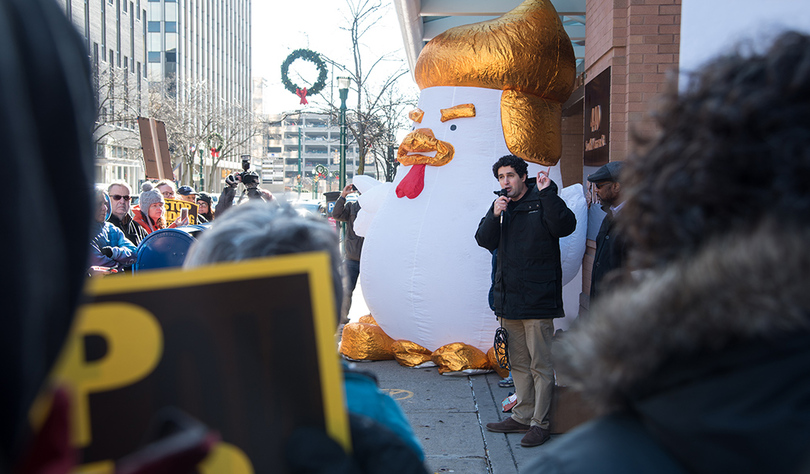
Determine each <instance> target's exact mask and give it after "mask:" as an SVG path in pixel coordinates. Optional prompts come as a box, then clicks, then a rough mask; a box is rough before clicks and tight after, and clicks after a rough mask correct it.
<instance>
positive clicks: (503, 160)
mask: <svg viewBox="0 0 810 474" xmlns="http://www.w3.org/2000/svg"><path fill="white" fill-rule="evenodd" d="M504 166H511V167H512V168H513V169H514V170H515V172H516V173H517V175H518V176H519V177H521V178H522V177H524V176H526V174H527V173H528V172H529V165H528V164H526V162H525V161H523V159H522V158H518V157H517V156H515V155H504V156H502V157H500V158H498V161H496V162H495V164H494V165H492V174H494V175H495V179H498V170H499V169H501V168H503V167H504Z"/></svg>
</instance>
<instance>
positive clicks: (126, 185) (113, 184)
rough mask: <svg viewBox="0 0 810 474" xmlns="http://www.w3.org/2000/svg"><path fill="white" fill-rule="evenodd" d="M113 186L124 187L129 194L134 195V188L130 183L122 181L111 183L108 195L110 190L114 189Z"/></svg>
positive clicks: (108, 187)
mask: <svg viewBox="0 0 810 474" xmlns="http://www.w3.org/2000/svg"><path fill="white" fill-rule="evenodd" d="M113 186H123V187H125V188H127V192H128V193H129V194H132V187H130V185H129V183H127V182H126V181H121V180H117V181H113V182H112V183H110V184H109V185H108V186H107V194H110V189H112V187H113Z"/></svg>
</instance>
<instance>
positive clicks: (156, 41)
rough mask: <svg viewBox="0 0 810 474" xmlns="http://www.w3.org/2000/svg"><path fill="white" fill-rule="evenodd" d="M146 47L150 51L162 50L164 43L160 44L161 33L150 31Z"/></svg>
mask: <svg viewBox="0 0 810 474" xmlns="http://www.w3.org/2000/svg"><path fill="white" fill-rule="evenodd" d="M146 49H148V50H149V51H160V50H161V49H163V45H162V44H160V33H149V34H147V35H146Z"/></svg>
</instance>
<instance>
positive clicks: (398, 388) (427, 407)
mask: <svg viewBox="0 0 810 474" xmlns="http://www.w3.org/2000/svg"><path fill="white" fill-rule="evenodd" d="M365 314H368V308H367V307H366V305H365V299H364V298H363V293H362V289H361V288H360V285H359V283H358V285H357V288H356V289H355V292H354V294H353V296H352V307H351V310H350V311H349V319H350V320H351V321H356V320H357V319H358V318H359V317H360V316H363V315H365ZM356 366H357V369H359V370H363V371H367V372H371V373H373V374H374V375H375V376H376V377H377V380H378V382H379V387H380V389H382V390H384V391H387V392H388V393H389V394H390V395H391V396H392V397H393V398H394V399H395V400H397V401H398V402H399V404H400V406H401V407H402V409H403V410H404V411H405V414H406V415H407V416H408V420H409V421H410V422H411V426H413V429H414V432H415V433H416V436H417V437H418V438H419V440H420V441H421V442H422V446H423V447H424V450H425V455H426V463H427V467H428V470H429V471H430V472H435V473H445V472H456V473H463V474H478V473H482V474H483V473H487V474H513V473H518V472H521V468H522V467H525V466H526V465H527V464H528V463H529V462H530V461H531V460H532V459H533V458H534V457H535V456H537V454H538V453H539V452H541V450H543V449H546V448H547V447H548V446H549V444H551V443H553V441H554V439H555V438H557V437H559V436H564V435H552V436H551V439H550V440H549V441H546V443H545V444H543V445H542V446H537V447H534V448H524V447H522V446H521V445H520V440H521V439H522V438H523V434H522V433H514V434H502V433H492V432H489V431H487V429H486V428H485V426H486V424H487V423H492V422H498V421H501V420H503V419H505V418H506V417H507V416H509V414H508V413H503V411H502V408H501V401H502V400H503V399H504V398H506V397H507V396H508V395H509V394H510V393H511V392H514V388H501V387H499V386H498V382H499V381H500V380H501V378H500V377H499V376H498V374H496V373H494V372H493V373H490V374H484V375H472V376H444V375H440V374H439V371H438V370H437V369H436V368H435V367H433V368H428V369H412V368H408V367H403V366H401V365H399V364H398V363H397V362H395V361H393V360H387V361H377V362H357V363H356Z"/></svg>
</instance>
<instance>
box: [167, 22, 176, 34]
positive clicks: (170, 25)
mask: <svg viewBox="0 0 810 474" xmlns="http://www.w3.org/2000/svg"><path fill="white" fill-rule="evenodd" d="M165 28H166V33H177V22H176V21H167V22H166V23H165Z"/></svg>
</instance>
